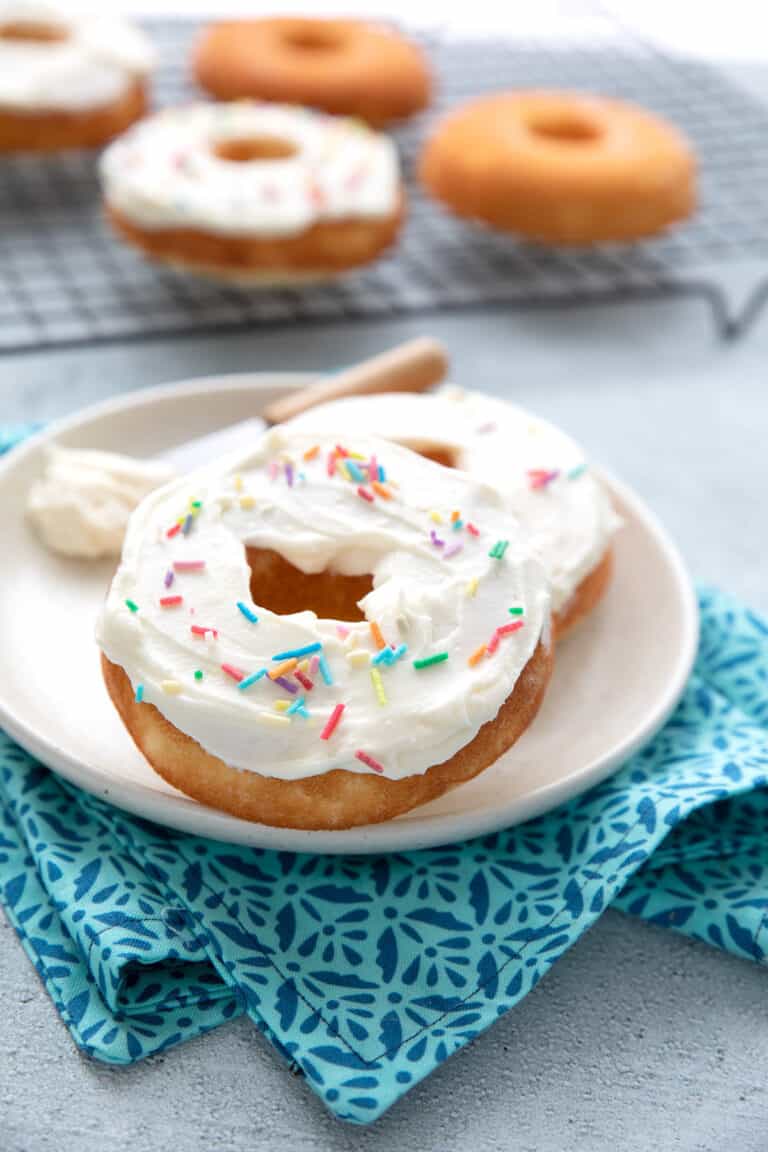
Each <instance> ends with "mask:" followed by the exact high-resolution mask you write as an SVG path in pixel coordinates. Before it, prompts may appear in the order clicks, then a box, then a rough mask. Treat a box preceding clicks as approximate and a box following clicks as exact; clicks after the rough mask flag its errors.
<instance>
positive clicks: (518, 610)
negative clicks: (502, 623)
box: [509, 608, 525, 616]
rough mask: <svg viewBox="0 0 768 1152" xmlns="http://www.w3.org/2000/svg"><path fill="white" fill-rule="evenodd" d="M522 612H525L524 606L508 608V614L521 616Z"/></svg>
mask: <svg viewBox="0 0 768 1152" xmlns="http://www.w3.org/2000/svg"><path fill="white" fill-rule="evenodd" d="M524 612H525V609H524V608H510V609H509V614H510V616H522V615H523V613H524Z"/></svg>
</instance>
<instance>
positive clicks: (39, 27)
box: [0, 20, 69, 44]
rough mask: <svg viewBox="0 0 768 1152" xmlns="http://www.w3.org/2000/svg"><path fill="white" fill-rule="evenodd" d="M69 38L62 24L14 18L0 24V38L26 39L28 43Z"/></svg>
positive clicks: (52, 41)
mask: <svg viewBox="0 0 768 1152" xmlns="http://www.w3.org/2000/svg"><path fill="white" fill-rule="evenodd" d="M68 39H69V32H68V30H67V29H66V28H65V27H64V25H63V24H46V23H44V22H42V21H40V22H38V21H35V20H14V21H13V22H11V23H8V24H0V40H17V41H22V42H24V41H26V43H28V44H58V43H61V42H62V41H64V40H68Z"/></svg>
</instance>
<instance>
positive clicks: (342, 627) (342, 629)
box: [336, 624, 349, 640]
mask: <svg viewBox="0 0 768 1152" xmlns="http://www.w3.org/2000/svg"><path fill="white" fill-rule="evenodd" d="M336 633H337V635H338V636H340V637H341V639H342V640H346V638H347V636H349V628H347V626H346V624H337V625H336Z"/></svg>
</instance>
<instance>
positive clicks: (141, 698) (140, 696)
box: [136, 684, 144, 704]
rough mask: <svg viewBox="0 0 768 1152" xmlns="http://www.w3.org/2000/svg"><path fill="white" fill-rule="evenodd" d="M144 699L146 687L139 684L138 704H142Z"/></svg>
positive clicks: (137, 692)
mask: <svg viewBox="0 0 768 1152" xmlns="http://www.w3.org/2000/svg"><path fill="white" fill-rule="evenodd" d="M143 699H144V685H143V684H137V685H136V703H137V704H141V702H142V700H143Z"/></svg>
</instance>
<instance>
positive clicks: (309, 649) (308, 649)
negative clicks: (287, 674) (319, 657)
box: [272, 640, 322, 660]
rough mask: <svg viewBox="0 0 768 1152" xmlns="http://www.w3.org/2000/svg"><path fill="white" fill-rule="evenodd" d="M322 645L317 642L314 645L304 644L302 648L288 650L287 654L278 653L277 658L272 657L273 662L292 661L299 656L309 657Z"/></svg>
mask: <svg viewBox="0 0 768 1152" xmlns="http://www.w3.org/2000/svg"><path fill="white" fill-rule="evenodd" d="M321 648H322V644H321V643H320V641H319V640H318V641H317V643H316V644H305V645H304V647H303V648H289V649H288V651H287V652H278V654H277V656H273V657H272V659H273V660H293V658H294V657H296V658H297V659H298V658H299V657H300V656H311V654H312V653H313V652H319V651H320V649H321Z"/></svg>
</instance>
